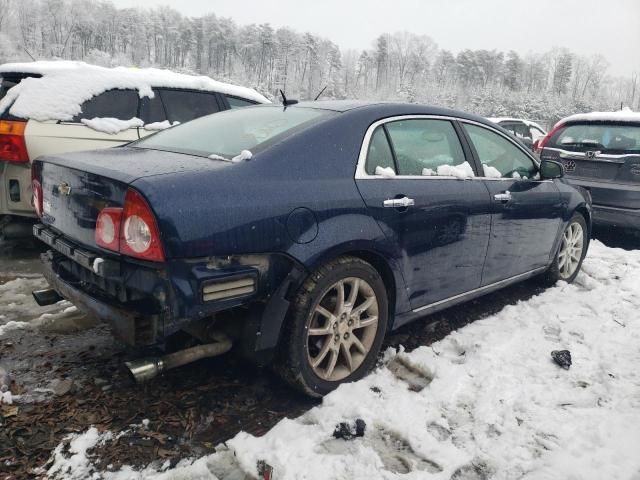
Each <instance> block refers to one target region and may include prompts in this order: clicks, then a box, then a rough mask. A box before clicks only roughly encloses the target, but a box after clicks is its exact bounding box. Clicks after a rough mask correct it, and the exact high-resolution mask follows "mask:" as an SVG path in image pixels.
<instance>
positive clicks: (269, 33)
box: [0, 0, 640, 126]
mask: <svg viewBox="0 0 640 480" xmlns="http://www.w3.org/2000/svg"><path fill="white" fill-rule="evenodd" d="M470 46H471V45H470ZM628 47H629V51H632V49H631V48H630V47H631V46H628ZM31 59H37V60H41V59H73V60H82V61H85V62H88V63H93V64H98V65H103V66H118V65H124V66H135V67H149V66H154V67H162V68H170V69H172V70H177V71H182V72H187V73H198V74H205V75H209V76H211V77H213V78H215V79H216V80H221V81H227V82H231V83H236V84H240V85H245V86H249V87H253V88H255V89H257V90H258V91H260V92H261V93H262V94H264V95H266V96H267V97H269V98H272V99H273V98H274V97H275V96H276V95H277V92H278V90H279V89H283V90H284V91H285V92H286V93H287V96H289V97H292V98H299V99H313V98H315V97H316V95H318V93H320V91H322V90H323V89H324V92H323V93H322V97H321V98H323V99H328V98H335V99H342V98H355V99H376V100H400V101H409V102H420V103H428V104H432V105H440V106H445V107H450V108H457V109H460V110H465V111H469V112H473V113H477V114H480V115H484V116H516V117H523V118H529V119H533V120H537V121H539V122H541V123H543V124H546V125H547V126H549V125H550V124H551V123H553V122H555V121H556V120H558V119H560V118H562V117H564V116H567V115H570V114H573V113H577V112H586V111H593V110H617V109H619V108H620V107H621V106H626V107H630V108H632V109H634V110H640V79H639V78H638V77H639V75H638V74H637V73H636V74H633V75H631V76H630V77H627V78H621V77H613V76H611V75H610V74H609V73H608V71H609V65H608V62H607V60H606V58H604V57H603V56H601V55H592V56H583V55H578V54H576V53H574V52H572V51H570V50H568V49H566V48H554V49H553V50H551V51H548V52H533V53H527V54H525V55H523V54H521V53H518V52H515V51H513V50H509V51H498V50H482V49H472V48H469V49H465V50H462V51H460V52H451V51H448V50H446V49H442V48H440V47H439V46H438V44H437V43H436V42H435V41H434V40H433V39H432V38H430V37H429V36H427V35H423V34H415V33H409V32H396V33H385V34H383V35H380V36H379V37H378V38H375V39H372V42H371V48H370V49H367V50H363V51H355V50H341V49H340V47H339V46H338V45H336V44H335V43H334V42H332V41H331V40H330V39H327V38H323V37H320V36H317V35H314V34H311V33H301V32H297V31H296V30H294V29H292V28H288V27H282V28H277V29H276V28H274V27H272V26H271V25H270V24H268V23H265V24H259V25H256V24H251V25H238V24H236V23H235V22H234V21H233V20H231V19H229V18H222V17H219V16H216V15H215V14H214V13H211V14H207V15H204V16H200V17H188V16H185V15H182V14H181V13H180V12H178V11H177V10H175V9H173V8H170V7H157V8H153V9H142V8H127V9H119V8H116V7H115V6H114V5H113V4H112V3H111V2H109V1H100V0H0V63H4V62H9V61H28V60H31ZM325 87H326V88H325Z"/></svg>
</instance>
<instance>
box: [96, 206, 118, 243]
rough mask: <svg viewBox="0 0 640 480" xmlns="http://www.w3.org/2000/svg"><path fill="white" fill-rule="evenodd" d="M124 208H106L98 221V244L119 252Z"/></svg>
mask: <svg viewBox="0 0 640 480" xmlns="http://www.w3.org/2000/svg"><path fill="white" fill-rule="evenodd" d="M121 221H122V208H104V209H102V211H101V212H100V215H98V220H97V221H96V245H98V246H100V247H103V248H106V249H108V250H113V251H114V252H118V251H119V250H120V224H121Z"/></svg>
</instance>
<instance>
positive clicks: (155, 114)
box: [140, 90, 167, 124]
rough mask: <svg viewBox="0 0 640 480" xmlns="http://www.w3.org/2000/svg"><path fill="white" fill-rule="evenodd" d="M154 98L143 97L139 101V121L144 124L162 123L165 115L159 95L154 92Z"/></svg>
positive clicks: (165, 117)
mask: <svg viewBox="0 0 640 480" xmlns="http://www.w3.org/2000/svg"><path fill="white" fill-rule="evenodd" d="M154 93H155V95H154V97H153V98H149V97H144V98H142V99H141V100H140V119H141V120H142V121H143V122H144V123H145V124H147V123H156V122H164V121H165V120H166V119H167V114H166V113H165V111H164V106H163V105H162V100H161V99H160V94H159V93H158V91H157V90H154Z"/></svg>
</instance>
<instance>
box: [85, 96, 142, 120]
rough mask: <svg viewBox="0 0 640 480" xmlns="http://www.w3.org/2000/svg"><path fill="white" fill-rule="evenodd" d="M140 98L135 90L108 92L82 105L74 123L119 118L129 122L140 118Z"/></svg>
mask: <svg viewBox="0 0 640 480" xmlns="http://www.w3.org/2000/svg"><path fill="white" fill-rule="evenodd" d="M139 99H140V97H139V96H138V93H137V92H136V91H134V90H108V91H106V92H104V93H101V94H100V95H96V96H95V97H93V98H91V99H90V100H87V101H86V102H84V103H83V104H82V107H81V108H82V112H81V113H79V114H78V115H76V116H75V117H74V118H73V120H72V121H73V122H80V120H81V119H83V118H86V119H92V118H96V117H98V118H117V119H119V120H129V119H131V118H133V117H137V116H138V101H139Z"/></svg>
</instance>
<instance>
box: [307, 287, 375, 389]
mask: <svg viewBox="0 0 640 480" xmlns="http://www.w3.org/2000/svg"><path fill="white" fill-rule="evenodd" d="M377 330H378V299H377V297H376V294H375V292H374V290H373V288H372V287H371V285H369V283H367V281H366V280H364V279H362V278H358V277H348V278H344V279H342V280H339V281H337V282H336V283H334V284H333V285H332V286H331V287H329V289H327V291H326V292H325V293H324V295H322V297H321V298H320V301H319V302H318V303H317V305H316V306H315V308H314V309H313V311H312V312H311V315H310V317H309V322H308V324H307V360H308V362H309V365H310V366H311V368H312V369H313V371H314V373H315V374H316V375H317V376H318V377H320V378H322V379H323V380H325V381H331V382H337V381H340V380H343V379H344V378H346V377H348V376H349V375H350V374H351V373H353V372H354V371H356V370H357V369H358V367H359V366H360V365H362V362H363V361H364V360H365V358H366V357H367V355H368V353H369V351H370V350H371V347H372V345H373V343H374V340H375V338H376V332H377Z"/></svg>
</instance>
